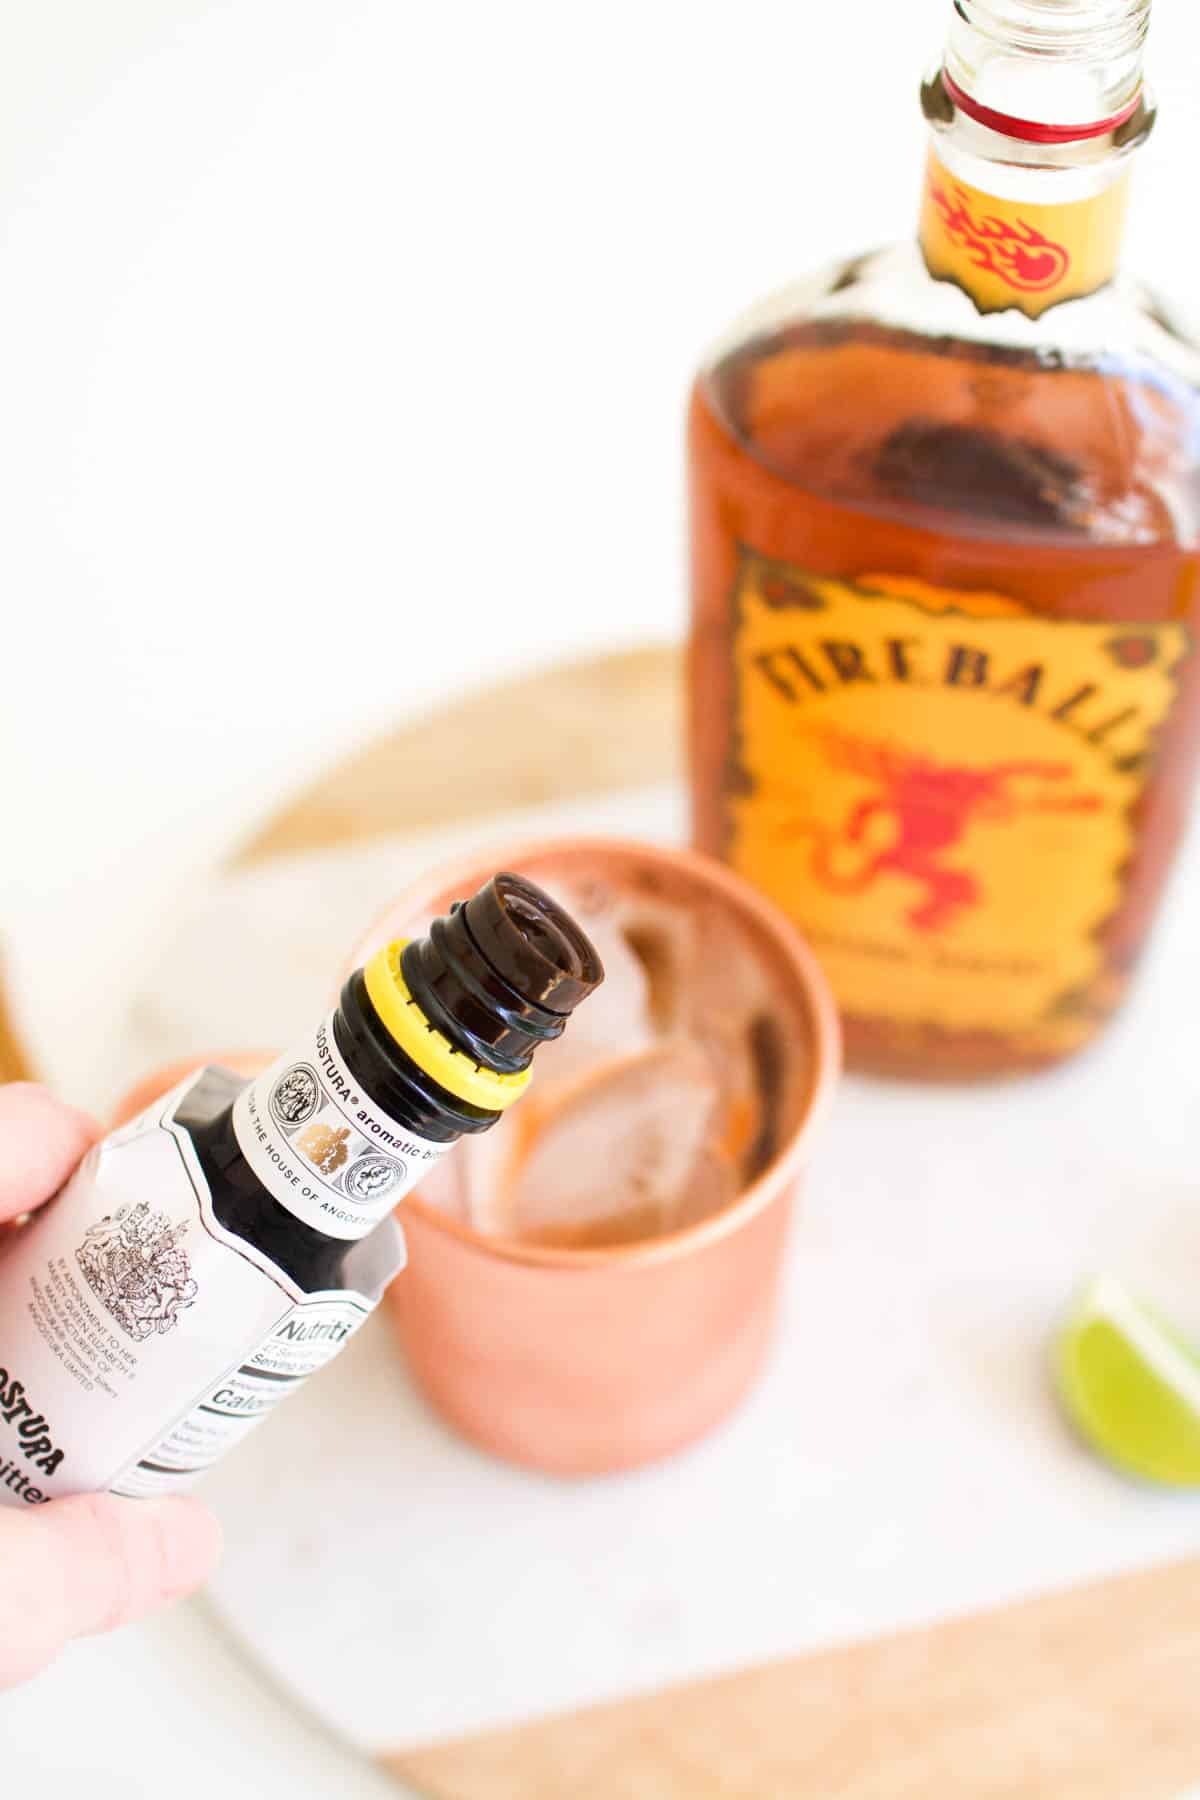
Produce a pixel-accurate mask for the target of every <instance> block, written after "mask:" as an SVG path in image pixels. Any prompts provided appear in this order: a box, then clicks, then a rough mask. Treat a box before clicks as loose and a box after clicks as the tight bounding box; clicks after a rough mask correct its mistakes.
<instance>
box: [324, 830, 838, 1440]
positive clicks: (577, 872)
mask: <svg viewBox="0 0 1200 1800" xmlns="http://www.w3.org/2000/svg"><path fill="white" fill-rule="evenodd" d="M501 867H504V868H512V869H515V870H516V871H517V872H518V873H521V874H525V875H528V876H530V877H531V878H532V879H533V880H535V881H538V880H546V881H555V880H561V881H563V882H566V883H567V884H570V883H572V882H576V883H578V882H586V881H588V880H596V879H599V880H602V881H605V882H609V883H614V884H615V885H616V886H617V887H623V886H626V885H628V884H631V883H632V884H633V885H634V886H635V887H639V886H640V887H641V888H644V889H645V890H647V891H650V892H654V893H656V894H657V895H659V896H661V897H663V898H666V899H668V900H672V899H673V900H682V901H683V902H684V903H687V902H689V901H694V902H696V903H703V904H705V905H706V906H708V907H710V908H712V907H714V906H715V907H717V908H719V909H721V911H723V912H725V913H727V914H728V916H729V917H730V919H731V921H733V922H734V924H735V928H736V929H738V930H739V932H740V933H741V934H742V938H743V941H749V942H750V943H751V944H752V945H753V947H754V951H755V953H756V955H759V956H761V957H762V958H763V959H764V960H765V964H766V967H767V969H768V971H769V974H770V977H771V986H772V1002H773V1006H774V1007H775V1008H777V1017H778V1020H779V1021H780V1023H781V1026H782V1031H783V1035H784V1041H785V1043H786V1046H787V1059H786V1063H787V1067H786V1081H787V1084H788V1100H787V1107H786V1112H785V1115H784V1116H785V1126H784V1129H783V1130H782V1132H781V1134H780V1140H779V1143H778V1146H777V1149H776V1153H775V1155H774V1157H773V1159H772V1160H771V1161H770V1163H769V1164H768V1166H767V1167H766V1168H765V1169H764V1170H763V1171H762V1173H761V1174H760V1175H759V1176H758V1177H757V1178H756V1179H755V1180H754V1181H753V1182H752V1183H751V1185H750V1186H748V1187H747V1188H745V1189H744V1191H742V1192H741V1193H740V1194H739V1195H738V1197H737V1198H736V1200H734V1201H733V1202H732V1203H731V1204H729V1205H728V1206H726V1207H725V1208H724V1210H722V1211H720V1212H718V1213H716V1214H714V1215H713V1216H711V1217H709V1218H706V1219H703V1220H702V1221H701V1222H700V1223H698V1224H695V1225H692V1226H689V1227H687V1228H685V1229H682V1230H678V1231H675V1232H673V1233H671V1234H670V1235H667V1236H660V1237H653V1238H647V1239H645V1240H643V1241H638V1242H633V1243H620V1244H614V1245H610V1246H604V1247H600V1248H557V1247H546V1246H545V1245H538V1244H531V1243H525V1242H515V1241H507V1240H505V1239H503V1238H497V1237H492V1236H485V1235H484V1234H482V1233H481V1232H479V1231H477V1230H475V1229H474V1228H473V1227H472V1226H471V1225H470V1224H468V1223H466V1222H464V1221H462V1220H460V1219H458V1218H455V1217H453V1216H451V1215H450V1214H448V1213H447V1212H445V1211H443V1210H440V1209H439V1208H437V1207H435V1206H433V1205H431V1204H429V1203H426V1202H423V1201H422V1199H421V1195H420V1191H419V1190H418V1191H417V1192H416V1193H415V1194H413V1195H410V1196H409V1198H408V1199H407V1200H406V1201H405V1203H404V1206H403V1209H402V1217H403V1221H404V1227H405V1232H406V1235H407V1237H408V1245H409V1265H408V1269H407V1271H406V1273H405V1274H404V1275H403V1276H401V1278H400V1279H399V1280H398V1281H397V1282H395V1283H394V1284H393V1286H392V1288H391V1289H390V1291H389V1294H388V1296H387V1301H386V1305H387V1309H388V1316H389V1317H390V1319H391V1321H392V1323H393V1325H394V1328H395V1330H396V1332H397V1334H398V1336H399V1339H400V1342H401V1344H402V1345H403V1348H404V1352H405V1356H406V1359H407V1362H408V1366H409V1369H410V1370H411V1372H412V1375H413V1377H414V1379H415V1380H416V1381H417V1383H418V1385H419V1386H420V1388H421V1389H422V1391H423V1393H424V1394H425V1396H426V1398H427V1399H428V1400H429V1402H430V1404H431V1405H432V1406H433V1407H434V1408H436V1410H437V1411H438V1412H439V1413H440V1414H442V1416H443V1417H444V1418H445V1419H447V1420H448V1421H449V1423H450V1424H451V1425H453V1426H454V1427H455V1428H456V1429H457V1430H459V1431H460V1432H461V1433H462V1434H463V1435H464V1436H465V1437H467V1438H469V1439H471V1440H472V1441H473V1442H475V1443H476V1444H479V1445H481V1446H482V1447H483V1448H484V1449H486V1450H489V1451H491V1452H492V1453H493V1454H495V1455H496V1456H499V1457H503V1458H506V1459H507V1460H509V1461H512V1462H515V1463H520V1464H524V1465H526V1466H528V1467H531V1468H536V1469H541V1470H545V1471H548V1472H550V1473H553V1474H558V1475H585V1474H596V1473H600V1472H604V1471H610V1470H617V1469H624V1468H630V1467H633V1466H635V1465H637V1464H640V1463H646V1462H650V1461H653V1460H656V1459H658V1458H660V1457H664V1456H667V1455H669V1454H671V1453H672V1452H673V1451H676V1450H679V1449H681V1448H682V1447H683V1446H684V1445H686V1444H688V1443H690V1442H691V1441H692V1440H694V1439H695V1438H698V1437H700V1436H701V1435H702V1434H703V1433H705V1432H707V1431H709V1430H711V1429H712V1427H713V1426H715V1425H716V1424H718V1423H719V1421H720V1420H721V1419H723V1418H724V1417H725V1416H726V1415H727V1414H728V1413H729V1412H730V1411H731V1410H732V1408H733V1407H735V1406H736V1405H737V1404H738V1402H739V1401H740V1400H741V1399H742V1398H743V1396H744V1395H745V1394H746V1392H747V1390H748V1389H749V1388H750V1386H751V1384H752V1383H753V1381H754V1379H755V1377H756V1376H757V1375H758V1373H759V1371H760V1370H761V1368H762V1365H763V1361H764V1358H765V1355H766V1352H767V1349H768V1345H769V1342H770V1337H771V1329H772V1323H773V1319H774V1314H775V1307H776V1297H777V1292H778V1288H779V1279H780V1272H781V1269H782V1264H783V1257H784V1251H785V1245H786V1240H787V1232H788V1224H789V1219H790V1215H791V1211H792V1205H793V1201H794V1198H795V1195H796V1191H797V1188H798V1185H799V1181H800V1178H801V1175H802V1172H803V1169H804V1167H805V1164H806V1162H807V1160H808V1156H809V1152H810V1149H811V1146H812V1143H813V1141H814V1138H815V1136H816V1134H817V1131H818V1127H819V1125H820V1123H821V1121H822V1120H823V1118H824V1116H825V1113H826V1111H827V1109H828V1106H829V1102H830V1099H831V1096H832V1093H833V1089H834V1086H835V1083H836V1079H837V1075H838V1072H839V1068H840V1033H839V1027H838V1019H837V1012H836V1008H835V1005H834V1001H833V998H832V995H831V993H830V990H829V987H828V985H827V983H826V981H825V978H824V976H823V975H822V973H821V970H820V968H819V967H818V965H817V962H816V960H815V958H814V957H813V954H812V952H811V951H810V950H809V949H808V947H807V945H806V944H805V943H804V942H803V940H802V939H801V938H800V937H798V936H797V934H796V932H795V930H794V928H793V927H792V926H791V925H790V924H789V923H788V921H787V920H786V919H785V918H784V916H783V915H782V914H781V913H780V912H778V911H777V910H776V909H775V907H774V906H773V905H772V904H771V903H770V902H768V901H767V900H765V899H764V898H763V897H762V896H761V895H759V894H758V893H757V892H756V891H755V890H754V889H752V888H751V887H749V886H748V885H747V884H746V883H745V882H744V881H742V880H741V878H740V877H738V876H736V875H734V874H732V873H731V872H730V871H729V870H728V869H726V868H724V867H722V866H721V865H720V864H718V863H716V862H713V861H711V860H710V859H709V858H707V857H703V856H698V855H695V854H693V853H691V852H688V851H682V850H667V849H660V848H655V847H652V846H650V845H646V844H640V843H633V842H622V841H613V840H574V839H572V840H561V841H559V842H548V843H537V844H529V845H521V846H518V847H515V848H514V847H511V846H510V847H507V848H502V849H500V850H493V851H491V852H489V853H480V854H478V855H475V856H472V857H471V858H470V859H468V860H464V861H461V862H459V863H457V864H456V865H454V866H453V867H451V868H447V869H443V870H441V871H439V872H437V873H435V874H434V875H432V876H431V877H429V878H427V879H426V880H423V881H422V882H420V883H419V884H417V885H416V886H415V887H413V888H411V889H410V890H409V891H408V892H407V893H405V894H404V895H402V896H401V897H400V898H399V899H398V900H396V901H395V902H394V903H393V904H392V905H391V906H390V907H389V908H388V909H387V911H386V912H385V913H384V914H383V916H382V917H381V918H379V919H378V920H377V921H376V922H375V924H374V926H373V927H372V928H371V930H370V931H369V932H368V933H367V934H366V936H365V937H364V938H363V939H362V941H361V942H360V943H359V945H358V946H357V949H356V951H355V955H354V958H353V959H352V961H351V963H350V965H349V966H350V967H351V968H354V967H358V966H359V965H360V964H361V963H362V962H364V961H365V960H366V958H367V957H368V956H370V955H371V954H372V952H373V951H375V950H376V949H378V948H379V946H380V945H381V944H382V943H385V942H388V941H390V940H391V939H393V938H396V937H403V936H408V935H411V933H412V931H413V930H414V929H415V928H416V927H417V926H418V924H421V923H423V922H424V921H426V920H428V919H429V918H430V917H432V916H433V915H434V914H436V913H438V912H442V911H444V910H445V909H446V907H447V906H448V905H449V903H450V902H451V901H453V900H455V899H459V898H461V897H462V895H464V894H469V893H471V892H473V891H474V889H475V888H476V887H477V886H479V884H480V883H481V882H482V881H484V880H486V879H487V877H488V876H489V875H490V874H492V873H493V872H494V871H495V870H496V869H497V868H501ZM535 1082H536V1074H535Z"/></svg>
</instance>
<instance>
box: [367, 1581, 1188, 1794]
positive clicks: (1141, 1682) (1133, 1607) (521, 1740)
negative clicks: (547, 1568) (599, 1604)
mask: <svg viewBox="0 0 1200 1800" xmlns="http://www.w3.org/2000/svg"><path fill="white" fill-rule="evenodd" d="M1198 1675H1200V1560H1189V1561H1185V1562H1182V1563H1174V1564H1169V1565H1166V1566H1159V1567H1156V1568H1151V1569H1147V1570H1140V1571H1138V1572H1136V1573H1134V1574H1129V1575H1122V1576H1116V1577H1112V1578H1109V1579H1106V1580H1104V1581H1099V1582H1093V1583H1090V1584H1088V1585H1086V1586H1083V1587H1077V1588H1073V1589H1068V1590H1066V1591H1063V1592H1057V1593H1050V1594H1044V1595H1039V1596H1037V1597H1035V1598H1033V1599H1030V1600H1025V1601H1021V1602H1018V1603H1016V1604H1014V1605H1010V1606H1006V1607H1004V1608H1002V1609H1000V1610H998V1611H995V1612H988V1613H983V1614H977V1615H974V1616H970V1617H966V1618H960V1619H953V1620H950V1621H947V1622H945V1623H941V1624H936V1625H933V1626H931V1627H928V1628H926V1629H921V1630H910V1631H904V1632H899V1633H896V1634H894V1635H891V1636H888V1637H884V1638H876V1639H872V1640H869V1641H866V1642H863V1643H858V1644H852V1645H849V1646H846V1647H843V1648H837V1649H832V1650H828V1651H819V1652H814V1653H812V1654H809V1655H805V1656H800V1657H796V1658H793V1659H789V1660H786V1661H782V1662H778V1663H775V1664H771V1665H768V1666H766V1667H763V1668H758V1669H750V1670H745V1671H742V1672H739V1673H737V1674H733V1675H728V1676H722V1677H719V1678H717V1679H714V1680H708V1681H700V1682H695V1683H691V1684H689V1685H687V1686H682V1687H676V1688H672V1689H670V1690H669V1691H667V1692H664V1693H660V1694H655V1695H650V1696H647V1697H644V1698H640V1699H633V1700H628V1701H622V1702H617V1703H614V1704H608V1705H604V1706H598V1707H591V1708H588V1709H586V1710H585V1711H582V1712H577V1713H572V1714H570V1715H569V1716H565V1717H561V1718H554V1719H548V1720H543V1721H540V1722H535V1723H531V1724H527V1725H521V1726H518V1727H516V1728H514V1729H512V1730H507V1731H494V1732H487V1733H483V1734H481V1735H479V1736H475V1737H471V1738H467V1739H464V1740H462V1741H460V1742H455V1743H449V1744H443V1745H439V1746H436V1747H432V1748H429V1749H424V1750H413V1751H408V1752H406V1753H402V1754H401V1753H397V1754H394V1755H390V1756H387V1757H385V1758H384V1759H383V1760H384V1762H385V1764H386V1766H387V1767H388V1768H389V1769H390V1770H391V1772H392V1773H393V1774H395V1775H397V1776H400V1777H402V1778H403V1779H404V1780H405V1781H407V1782H408V1783H409V1784H410V1785H411V1786H413V1787H415V1788H417V1789H418V1790H419V1791H420V1792H422V1793H424V1794H427V1795H429V1796H431V1800H613V1797H614V1796H616V1795H629V1796H631V1797H633V1796H636V1800H776V1797H778V1800H784V1797H785V1796H786V1797H787V1800H805V1797H808V1796H811V1797H812V1800H834V1797H835V1796H836V1797H837V1800H935V1797H937V1800H941V1797H942V1796H950V1795H953V1796H955V1800H976V1797H978V1800H983V1797H985V1796H987V1797H989V1800H992V1797H995V1800H999V1797H1000V1796H1005V1797H1007V1800H1013V1797H1015V1796H1029V1797H1030V1800H1041V1797H1042V1796H1051V1795H1052V1796H1053V1797H1054V1800H1175V1797H1177V1796H1179V1795H1180V1794H1182V1793H1183V1792H1184V1791H1185V1789H1187V1787H1188V1785H1189V1783H1192V1782H1195V1781H1197V1780H1200V1706H1198V1705H1197V1702H1196V1691H1197V1677H1198Z"/></svg>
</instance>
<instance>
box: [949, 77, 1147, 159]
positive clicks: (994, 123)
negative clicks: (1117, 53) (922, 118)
mask: <svg viewBox="0 0 1200 1800" xmlns="http://www.w3.org/2000/svg"><path fill="white" fill-rule="evenodd" d="M942 85H943V87H944V88H945V90H946V92H947V93H948V94H949V96H950V98H951V99H952V100H953V102H954V104H955V106H957V108H958V110H959V111H960V112H964V113H966V115H967V117H968V118H969V119H974V120H975V121H976V122H977V123H978V124H980V125H986V126H987V128H988V130H989V131H998V132H1000V133H1001V135H1002V136H1004V137H1010V138H1021V139H1023V140H1024V141H1025V142H1026V143H1027V144H1073V143H1076V142H1079V141H1081V140H1082V139H1084V138H1098V137H1104V136H1105V135H1106V134H1107V133H1108V132H1110V131H1115V130H1116V129H1117V127H1118V125H1123V124H1124V123H1125V121H1126V119H1131V118H1132V117H1133V115H1134V113H1135V112H1136V111H1137V109H1138V106H1139V105H1140V104H1141V98H1142V96H1141V90H1140V89H1139V91H1138V92H1137V93H1136V94H1135V95H1134V96H1133V99H1132V100H1131V101H1130V102H1129V105H1128V106H1123V107H1122V108H1121V110H1120V112H1118V113H1113V115H1112V117H1111V118H1109V119H1098V120H1097V121H1096V123H1095V124H1094V125H1043V124H1042V123H1041V122H1040V121H1039V120H1037V119H1016V118H1014V117H1013V116H1012V114H1011V113H1002V112H996V111H995V110H994V108H992V107H990V106H981V105H980V103H979V101H978V100H972V98H971V96H970V94H967V93H964V91H963V89H962V88H960V87H959V85H958V83H957V81H955V80H954V78H953V76H952V75H949V74H948V73H947V72H946V70H945V69H943V70H942Z"/></svg>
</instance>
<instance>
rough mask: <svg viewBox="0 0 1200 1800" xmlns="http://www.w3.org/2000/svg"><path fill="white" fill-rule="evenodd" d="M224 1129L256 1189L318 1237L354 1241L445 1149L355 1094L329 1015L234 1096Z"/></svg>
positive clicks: (359, 1092)
mask: <svg viewBox="0 0 1200 1800" xmlns="http://www.w3.org/2000/svg"><path fill="white" fill-rule="evenodd" d="M233 1129H234V1132H235V1134H236V1136H237V1141H238V1144H239V1145H240V1147H241V1151H242V1155H243V1156H244V1157H245V1158H246V1161H247V1162H248V1163H249V1164H250V1167H251V1168H252V1169H253V1170H254V1173H255V1174H256V1175H257V1176H258V1178H259V1180H260V1181H261V1182H262V1184H263V1186H264V1187H265V1188H267V1189H268V1190H269V1191H270V1192H271V1194H273V1195H274V1197H275V1199H277V1200H278V1201H279V1202H280V1204H281V1205H283V1206H286V1207H287V1208H288V1209H289V1211H291V1212H294V1213H295V1215H296V1217H297V1218H298V1219H303V1220H304V1222H305V1224H306V1225H311V1226H313V1227H314V1228H315V1229H316V1230H317V1231H321V1232H324V1234H325V1236H326V1237H339V1238H357V1237H362V1236H363V1234H364V1233H365V1232H368V1231H370V1230H371V1229H372V1227H373V1226H375V1225H376V1224H378V1222H379V1220H380V1219H383V1218H386V1217H387V1215H388V1213H390V1212H391V1211H392V1209H393V1207H394V1206H395V1205H396V1203H397V1201H398V1200H401V1199H403V1197H404V1195H405V1194H407V1193H408V1192H409V1191H410V1189H412V1188H414V1187H415V1186H416V1184H417V1183H418V1181H420V1180H422V1179H423V1177H424V1176H425V1175H427V1174H428V1173H429V1170H430V1168H431V1167H432V1166H433V1164H434V1163H435V1162H437V1161H439V1159H440V1158H441V1157H443V1156H444V1155H445V1154H446V1152H447V1150H451V1149H453V1147H454V1145H453V1142H451V1143H448V1144H439V1143H435V1142H434V1141H433V1140H432V1139H430V1138H423V1137H419V1136H418V1135H417V1134H416V1133H415V1132H413V1131H410V1130H409V1129H408V1127H407V1126H405V1125H401V1124H399V1123H398V1122H397V1121H396V1120H395V1119H390V1118H389V1117H388V1116H387V1114H386V1113H384V1112H381V1111H380V1110H379V1108H378V1107H377V1106H376V1105H375V1104H374V1103H373V1102H372V1101H371V1100H369V1099H368V1098H367V1096H366V1095H364V1094H363V1092H362V1089H361V1087H360V1085H359V1083H358V1082H357V1081H356V1080H355V1078H354V1076H353V1075H352V1074H351V1072H350V1070H349V1069H348V1068H347V1067H346V1064H345V1063H344V1062H343V1060H342V1057H341V1053H340V1052H339V1050H338V1048H337V1045H336V1043H335V1042H334V1036H333V1019H332V1015H331V1016H330V1018H328V1019H326V1020H325V1022H324V1023H323V1024H321V1025H318V1026H317V1029H316V1032H315V1033H314V1034H313V1036H312V1037H311V1038H310V1039H309V1040H308V1041H307V1042H305V1043H302V1044H300V1045H299V1046H298V1047H297V1048H296V1049H293V1050H291V1051H289V1052H288V1054H287V1055H286V1056H281V1057H280V1058H279V1060H278V1062H275V1063H273V1064H272V1065H271V1067H270V1068H269V1069H267V1070H266V1072H265V1073H264V1074H262V1075H260V1076H259V1077H258V1078H257V1080H255V1081H252V1082H251V1083H250V1085H249V1086H248V1087H246V1088H244V1089H243V1091H242V1093H241V1094H240V1096H239V1097H238V1102H237V1105H236V1106H235V1107H234V1110H233Z"/></svg>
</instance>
